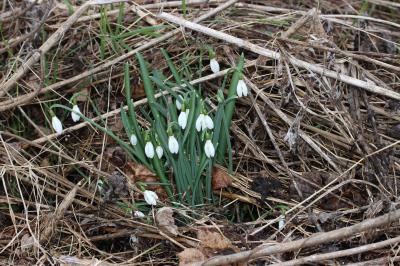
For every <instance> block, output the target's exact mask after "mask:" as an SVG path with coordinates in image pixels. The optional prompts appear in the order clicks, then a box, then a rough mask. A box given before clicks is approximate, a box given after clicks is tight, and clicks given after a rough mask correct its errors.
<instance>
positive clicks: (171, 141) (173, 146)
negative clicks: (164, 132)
mask: <svg viewBox="0 0 400 266" xmlns="http://www.w3.org/2000/svg"><path fill="white" fill-rule="evenodd" d="M168 148H169V151H170V152H171V153H172V154H177V153H178V151H179V143H178V141H177V140H176V138H175V136H169V138H168Z"/></svg>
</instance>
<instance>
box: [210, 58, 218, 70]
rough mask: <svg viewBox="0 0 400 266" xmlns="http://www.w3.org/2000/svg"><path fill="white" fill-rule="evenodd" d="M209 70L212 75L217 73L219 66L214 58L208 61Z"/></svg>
mask: <svg viewBox="0 0 400 266" xmlns="http://www.w3.org/2000/svg"><path fill="white" fill-rule="evenodd" d="M210 68H211V71H212V72H213V73H217V72H219V64H218V61H217V60H215V58H213V59H211V60H210Z"/></svg>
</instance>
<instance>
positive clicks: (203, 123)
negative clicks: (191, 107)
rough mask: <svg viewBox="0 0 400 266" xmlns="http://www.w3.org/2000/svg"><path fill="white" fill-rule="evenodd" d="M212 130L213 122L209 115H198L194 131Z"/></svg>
mask: <svg viewBox="0 0 400 266" xmlns="http://www.w3.org/2000/svg"><path fill="white" fill-rule="evenodd" d="M213 128H214V122H213V120H212V119H211V117H210V116H209V115H205V114H200V115H199V117H197V120H196V130H197V131H198V132H200V131H204V130H206V129H213Z"/></svg>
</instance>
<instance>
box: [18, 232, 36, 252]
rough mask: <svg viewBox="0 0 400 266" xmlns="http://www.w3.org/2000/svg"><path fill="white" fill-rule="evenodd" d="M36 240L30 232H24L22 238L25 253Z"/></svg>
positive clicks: (22, 248) (22, 249)
mask: <svg viewBox="0 0 400 266" xmlns="http://www.w3.org/2000/svg"><path fill="white" fill-rule="evenodd" d="M34 243H35V240H34V239H33V237H32V236H30V235H29V234H24V235H23V236H22V238H21V251H22V252H23V253H25V252H29V251H31V249H32V247H33V245H34Z"/></svg>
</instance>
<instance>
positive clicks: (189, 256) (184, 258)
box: [178, 248, 206, 266]
mask: <svg viewBox="0 0 400 266" xmlns="http://www.w3.org/2000/svg"><path fill="white" fill-rule="evenodd" d="M178 258H179V266H190V265H193V264H194V263H195V262H200V261H204V260H205V258H206V257H205V256H204V254H203V253H202V252H201V251H200V250H198V249H197V248H185V249H184V250H183V251H182V252H180V253H178Z"/></svg>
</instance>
